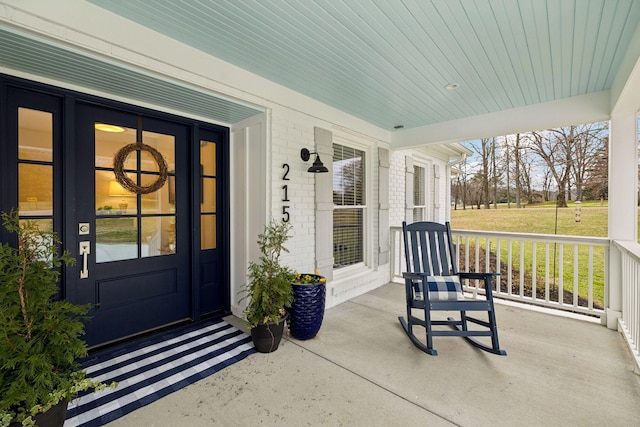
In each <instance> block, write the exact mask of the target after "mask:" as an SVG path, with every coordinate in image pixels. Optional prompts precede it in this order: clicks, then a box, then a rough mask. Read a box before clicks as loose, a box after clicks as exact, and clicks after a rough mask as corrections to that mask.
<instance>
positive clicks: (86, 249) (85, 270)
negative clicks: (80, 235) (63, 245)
mask: <svg viewBox="0 0 640 427" xmlns="http://www.w3.org/2000/svg"><path fill="white" fill-rule="evenodd" d="M90 253H91V242H90V241H88V240H87V241H85V242H80V249H79V250H78V254H79V255H80V256H82V270H80V278H81V279H86V278H88V277H89V267H88V265H87V255H89V254H90Z"/></svg>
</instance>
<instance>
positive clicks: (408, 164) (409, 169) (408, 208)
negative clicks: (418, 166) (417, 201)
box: [404, 156, 414, 224]
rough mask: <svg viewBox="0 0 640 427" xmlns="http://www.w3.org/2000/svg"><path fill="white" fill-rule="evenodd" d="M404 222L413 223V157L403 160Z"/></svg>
mask: <svg viewBox="0 0 640 427" xmlns="http://www.w3.org/2000/svg"><path fill="white" fill-rule="evenodd" d="M404 159H405V160H404V162H405V163H404V166H405V171H404V220H405V221H407V224H411V223H412V222H413V206H414V205H413V173H414V172H413V157H411V156H406V157H405V158H404Z"/></svg>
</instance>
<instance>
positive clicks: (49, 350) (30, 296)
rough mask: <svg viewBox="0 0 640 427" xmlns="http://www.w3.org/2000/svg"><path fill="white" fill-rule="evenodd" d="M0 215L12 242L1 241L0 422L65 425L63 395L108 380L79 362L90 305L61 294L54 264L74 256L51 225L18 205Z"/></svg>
mask: <svg viewBox="0 0 640 427" xmlns="http://www.w3.org/2000/svg"><path fill="white" fill-rule="evenodd" d="M2 222H3V225H4V227H5V228H6V230H7V231H9V232H11V233H16V234H17V245H16V246H15V247H13V246H10V245H9V244H8V243H3V244H2V245H1V246H0V426H3V427H4V426H9V425H12V426H13V425H23V426H29V425H38V426H62V424H63V423H64V419H65V416H66V410H67V401H69V400H70V399H73V398H74V397H75V396H76V395H77V394H78V392H81V391H85V390H89V389H100V388H104V387H105V385H104V384H101V383H98V382H94V381H92V380H91V379H89V378H86V377H85V373H84V371H82V370H81V369H80V367H79V364H78V362H77V359H78V358H80V357H84V356H86V354H87V346H86V344H85V342H84V341H82V339H81V338H80V335H82V334H83V333H84V325H83V323H82V321H83V320H84V319H85V318H86V313H87V311H88V310H89V306H88V305H83V306H78V305H74V304H72V303H70V302H68V301H64V300H61V299H60V298H59V296H60V290H59V288H58V286H57V283H58V279H59V276H60V272H59V269H60V268H61V267H62V265H63V264H65V265H66V264H70V263H72V262H74V259H73V258H71V257H70V256H69V254H68V253H66V252H65V253H63V254H61V255H60V254H59V250H58V245H59V243H60V242H59V241H58V239H57V237H56V235H55V233H54V232H52V231H44V230H41V229H40V228H39V227H38V224H37V223H36V222H35V221H20V219H19V217H18V213H17V212H15V211H14V212H11V213H10V214H6V213H3V214H2ZM50 422H53V423H52V424H50Z"/></svg>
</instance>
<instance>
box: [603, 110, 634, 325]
mask: <svg viewBox="0 0 640 427" xmlns="http://www.w3.org/2000/svg"><path fill="white" fill-rule="evenodd" d="M637 121H638V118H637V114H636V112H635V111H625V112H621V113H615V114H612V116H611V129H610V133H609V238H610V239H616V240H633V241H635V240H636V239H637V236H638V230H637V224H638V221H637V211H638V182H637V181H638V166H637V163H638V153H637V135H638V133H637V132H638V131H637ZM609 266H610V268H609V304H608V307H607V308H606V314H607V327H609V328H611V329H617V325H618V318H619V317H620V316H621V315H622V279H621V268H622V267H621V260H620V254H619V253H618V251H616V250H612V251H610V255H609Z"/></svg>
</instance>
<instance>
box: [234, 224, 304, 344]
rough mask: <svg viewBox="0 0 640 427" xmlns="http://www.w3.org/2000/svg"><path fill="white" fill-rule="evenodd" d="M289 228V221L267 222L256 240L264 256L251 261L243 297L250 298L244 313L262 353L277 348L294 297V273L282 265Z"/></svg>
mask: <svg viewBox="0 0 640 427" xmlns="http://www.w3.org/2000/svg"><path fill="white" fill-rule="evenodd" d="M290 229H291V225H290V224H289V223H288V222H279V221H276V220H273V221H271V222H270V223H269V224H267V225H266V226H265V229H264V232H263V233H261V234H259V235H258V240H257V243H258V247H259V249H260V252H261V253H262V255H261V256H260V259H259V260H258V261H257V262H256V261H252V262H250V263H249V274H248V282H247V284H246V285H245V288H244V292H245V296H244V297H243V298H242V300H244V299H248V300H249V303H248V305H247V307H246V308H245V310H244V314H245V317H246V319H247V323H248V325H249V328H250V329H251V338H252V340H253V344H254V346H255V347H256V350H257V351H259V352H261V353H270V352H272V351H275V350H277V349H278V346H279V345H280V340H281V339H282V333H283V330H284V323H285V319H286V308H287V307H289V306H290V305H291V301H292V299H293V296H292V292H291V282H292V281H293V278H294V274H293V272H292V271H291V270H290V269H289V268H288V267H286V266H283V265H281V264H280V255H281V254H282V252H283V251H284V252H288V250H287V249H286V248H285V247H284V244H285V242H286V241H287V240H288V239H289V230H290Z"/></svg>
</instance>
